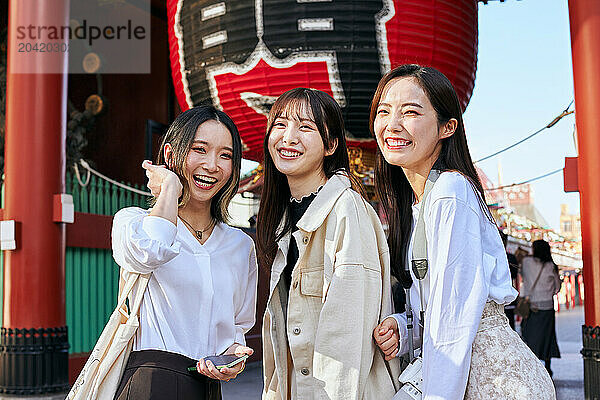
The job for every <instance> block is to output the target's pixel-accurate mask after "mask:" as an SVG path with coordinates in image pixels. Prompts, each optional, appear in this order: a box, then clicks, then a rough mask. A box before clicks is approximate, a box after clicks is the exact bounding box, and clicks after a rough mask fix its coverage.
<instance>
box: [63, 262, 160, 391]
mask: <svg viewBox="0 0 600 400" xmlns="http://www.w3.org/2000/svg"><path fill="white" fill-rule="evenodd" d="M121 274H122V276H121V278H120V280H119V299H118V302H117V307H116V308H115V310H114V311H113V313H112V314H111V316H110V318H109V320H108V322H107V323H106V326H105V327H104V330H103V331H102V334H101V335H100V338H98V341H97V342H96V345H95V346H94V349H93V350H92V352H91V354H90V357H89V358H88V360H87V362H86V363H85V365H84V367H83V369H82V370H81V373H80V374H79V376H78V377H77V380H76V381H75V384H74V385H73V387H72V388H71V391H70V392H69V394H68V395H67V399H68V400H80V399H81V400H83V399H85V400H95V399H112V398H113V397H114V396H115V392H116V391H117V387H118V385H119V382H120V381H121V376H122V375H123V370H124V368H125V365H126V364H127V359H128V358H129V354H130V353H131V349H132V346H133V337H134V335H135V332H136V331H137V329H138V327H139V326H140V324H139V319H138V313H139V310H140V305H141V303H142V299H143V297H144V292H145V291H146V287H147V286H148V280H149V279H150V275H151V274H145V275H142V274H136V273H131V272H126V271H124V270H121ZM127 298H129V305H130V306H131V307H129V309H128V307H127V304H126V300H127Z"/></svg>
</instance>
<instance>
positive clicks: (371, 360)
mask: <svg viewBox="0 0 600 400" xmlns="http://www.w3.org/2000/svg"><path fill="white" fill-rule="evenodd" d="M264 153H265V164H264V165H265V175H264V185H263V192H262V197H261V206H260V211H259V214H258V227H257V239H258V241H257V242H258V243H257V244H258V255H259V260H260V263H261V265H262V267H263V268H265V269H267V270H268V271H269V272H270V277H271V278H270V285H269V298H268V302H267V309H266V312H265V316H264V321H263V363H264V374H265V386H264V392H263V399H277V400H284V399H336V400H338V399H339V400H342V399H385V398H391V397H392V395H393V394H394V391H395V387H394V385H395V384H396V382H395V381H394V379H393V377H394V376H396V377H397V376H398V373H399V367H398V365H397V360H392V361H391V362H386V361H385V360H384V356H383V354H382V353H381V352H379V351H377V349H376V346H375V343H374V341H373V339H372V337H371V332H372V331H373V329H374V328H375V326H377V324H378V323H379V322H380V321H381V319H382V318H383V317H385V316H387V315H388V314H389V313H390V312H391V309H392V304H391V290H390V265H389V254H388V247H387V243H386V238H385V234H384V232H383V229H382V227H381V223H380V222H379V219H378V217H377V214H376V213H375V211H374V210H373V208H372V207H371V206H370V205H369V204H368V202H367V201H366V200H365V199H364V198H363V197H362V196H361V195H360V194H359V192H358V191H357V188H360V183H355V182H354V181H355V178H354V177H353V176H352V175H351V174H349V172H348V171H349V160H348V153H347V148H346V143H345V136H344V124H343V118H342V113H341V110H340V107H339V106H338V105H337V103H336V102H335V100H334V99H333V98H331V97H330V96H329V95H327V94H326V93H323V92H320V91H317V90H312V89H304V88H297V89H293V90H290V91H288V92H286V93H284V94H283V95H281V96H280V97H279V98H278V99H277V101H276V102H275V104H274V105H273V108H272V109H271V112H270V114H269V119H268V123H267V134H266V137H265V142H264ZM358 190H360V189H358Z"/></svg>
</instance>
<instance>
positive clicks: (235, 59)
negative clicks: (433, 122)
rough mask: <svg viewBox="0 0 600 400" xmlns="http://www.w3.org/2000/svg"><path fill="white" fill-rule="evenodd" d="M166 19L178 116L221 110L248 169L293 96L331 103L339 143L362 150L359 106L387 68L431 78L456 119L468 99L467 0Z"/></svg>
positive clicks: (471, 13) (182, 0) (312, 6)
mask: <svg viewBox="0 0 600 400" xmlns="http://www.w3.org/2000/svg"><path fill="white" fill-rule="evenodd" d="M167 10H168V17H169V43H170V53H171V68H172V74H173V82H174V85H175V92H176V94H177V98H178V100H179V104H180V106H181V108H182V109H183V110H187V109H188V108H190V107H193V106H195V105H199V104H203V103H207V102H209V103H212V104H214V105H216V106H217V107H220V108H222V109H223V110H224V111H225V112H226V113H227V114H229V115H230V116H231V117H232V118H233V120H234V121H235V123H236V125H237V126H238V128H239V130H240V134H241V136H242V141H243V143H244V156H245V157H246V158H250V159H253V160H257V161H260V160H262V142H263V138H264V133H265V126H266V115H267V113H268V110H269V108H270V106H271V104H272V103H273V101H274V99H275V98H276V97H277V96H279V95H280V94H281V93H283V92H285V91H286V90H289V89H292V88H295V87H311V88H315V89H319V90H323V91H324V92H327V93H329V94H330V95H331V96H333V97H334V98H335V99H336V100H337V101H338V103H339V104H340V105H341V106H342V108H343V111H344V119H345V122H346V128H347V130H348V135H347V136H348V140H349V143H350V144H351V145H357V146H360V147H367V148H373V147H374V142H373V140H372V139H371V136H370V133H369V129H368V114H369V104H370V101H371V98H372V96H373V93H374V91H375V88H376V86H377V82H378V81H379V79H380V78H381V76H382V74H383V73H384V72H386V71H388V70H389V69H390V68H391V67H394V66H397V65H400V64H404V63H418V64H421V65H429V66H434V67H436V68H438V69H439V70H441V71H442V72H443V73H444V74H446V76H448V78H449V79H450V80H451V81H452V83H453V84H454V86H455V88H456V91H457V93H458V96H459V98H460V101H461V104H462V106H463V109H464V108H465V107H466V106H467V104H468V102H469V98H470V97H471V93H472V91H473V84H474V81H475V69H476V65H477V1H476V0H333V1H332V0H329V1H327V0H225V1H219V0H167Z"/></svg>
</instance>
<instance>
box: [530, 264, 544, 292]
mask: <svg viewBox="0 0 600 400" xmlns="http://www.w3.org/2000/svg"><path fill="white" fill-rule="evenodd" d="M544 265H546V263H542V266H541V268H540V272H538V276H537V278H535V281H533V285H532V286H531V289H530V290H529V291H530V292H533V289H535V285H537V283H538V280H539V279H540V276H542V270H543V269H544ZM527 297H529V296H527Z"/></svg>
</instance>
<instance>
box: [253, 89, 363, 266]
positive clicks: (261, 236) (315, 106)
mask: <svg viewBox="0 0 600 400" xmlns="http://www.w3.org/2000/svg"><path fill="white" fill-rule="evenodd" d="M304 111H306V112H308V113H311V114H312V119H313V121H314V123H315V125H316V126H317V129H318V131H319V133H320V135H321V139H322V141H323V145H324V146H325V149H326V150H329V149H331V146H333V145H334V143H335V142H337V148H336V149H335V151H334V153H333V154H331V155H329V156H325V158H324V159H323V172H324V173H325V176H326V177H327V178H328V179H329V178H331V177H332V176H333V175H334V174H336V173H343V174H345V175H347V176H348V177H349V178H350V182H351V183H352V187H353V188H354V189H355V190H357V191H358V192H360V193H363V191H362V186H361V183H360V181H359V180H358V179H357V178H356V177H355V176H354V175H353V174H351V173H350V161H349V158H348V149H347V147H346V137H345V129H344V118H343V117H342V110H341V108H340V106H339V105H338V104H337V103H336V101H335V100H334V99H333V98H332V97H331V96H330V95H328V94H327V93H324V92H321V91H319V90H315V89H307V88H295V89H292V90H288V91H287V92H285V93H283V94H282V95H281V96H279V97H278V98H277V100H276V101H275V103H274V104H273V107H272V108H271V111H270V112H269V118H268V121H267V133H266V135H265V140H264V142H263V149H264V157H265V159H264V182H263V187H262V194H261V200H260V208H259V211H258V218H257V225H256V226H257V228H256V239H257V251H258V260H259V262H260V264H261V266H262V267H264V268H266V269H267V270H269V271H270V269H271V266H272V264H273V260H274V259H275V255H276V254H277V242H278V241H279V240H280V239H281V238H282V237H283V236H285V235H286V234H287V233H288V232H289V231H291V229H292V221H291V219H290V217H289V215H290V213H289V212H288V210H289V207H290V196H291V193H290V187H289V185H288V181H287V178H286V176H285V175H284V174H283V173H281V172H279V171H278V170H277V168H276V167H275V164H274V162H273V158H272V157H271V154H270V152H269V148H268V144H269V135H270V134H271V130H272V129H273V124H274V123H275V120H276V119H277V118H279V117H281V116H285V117H287V118H298V119H300V118H304V115H302V114H303V112H304ZM284 216H285V221H283V229H282V230H278V229H279V227H280V224H281V222H282V220H283V218H284Z"/></svg>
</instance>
